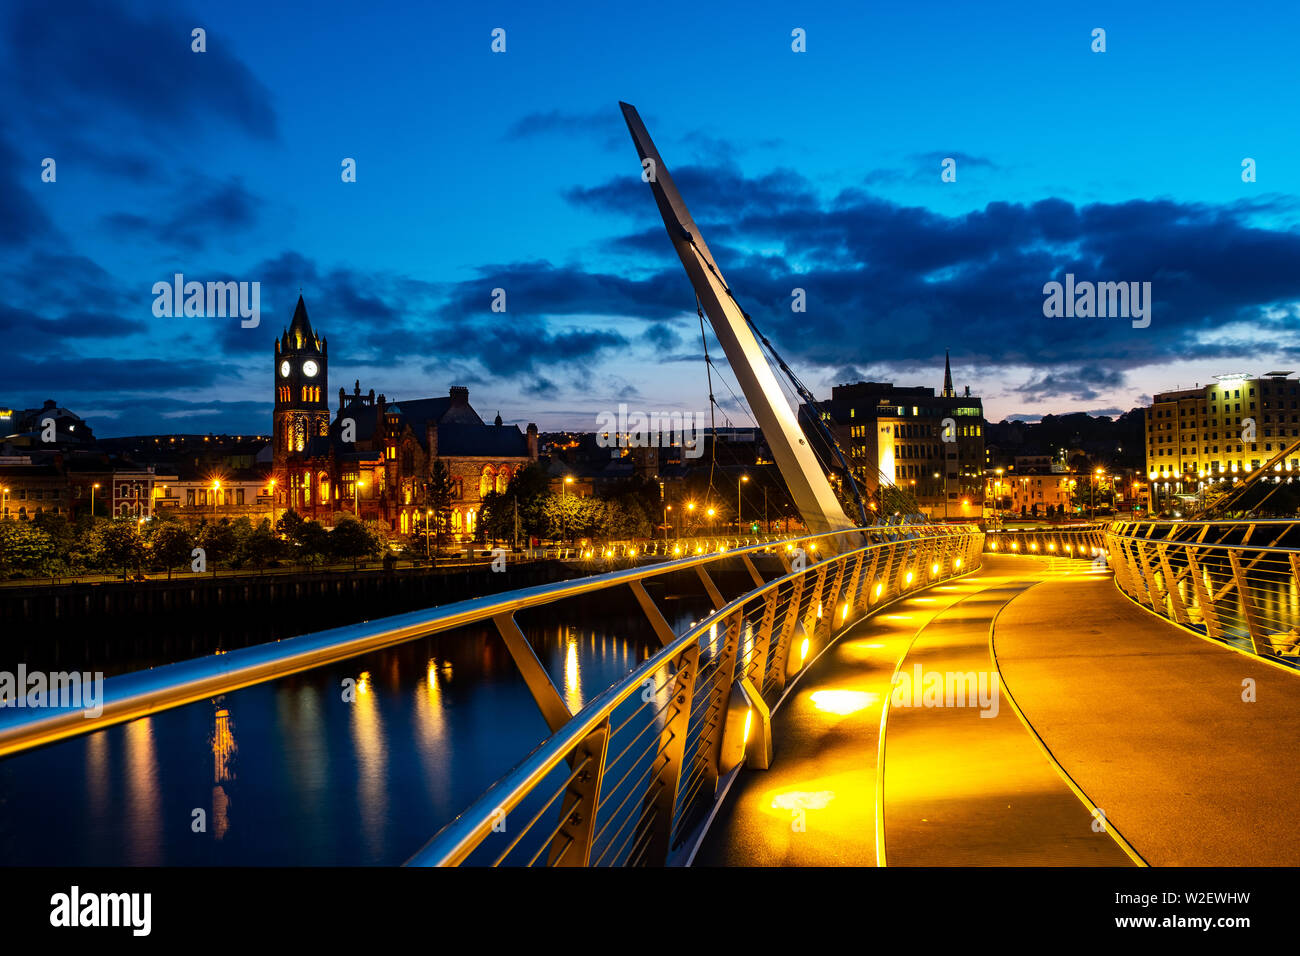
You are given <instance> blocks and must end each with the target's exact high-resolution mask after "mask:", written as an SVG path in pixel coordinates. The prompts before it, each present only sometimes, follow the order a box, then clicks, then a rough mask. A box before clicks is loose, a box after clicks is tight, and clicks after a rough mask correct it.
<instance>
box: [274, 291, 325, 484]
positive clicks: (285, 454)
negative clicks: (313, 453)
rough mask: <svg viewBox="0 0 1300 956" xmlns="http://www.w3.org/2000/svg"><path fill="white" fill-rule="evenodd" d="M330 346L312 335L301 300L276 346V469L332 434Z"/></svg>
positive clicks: (315, 335) (299, 298) (300, 299)
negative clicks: (318, 439) (321, 438)
mask: <svg viewBox="0 0 1300 956" xmlns="http://www.w3.org/2000/svg"><path fill="white" fill-rule="evenodd" d="M328 367H329V355H328V343H327V341H326V340H325V339H323V338H321V337H319V336H318V335H317V334H316V333H315V332H313V331H312V327H311V322H310V321H309V320H308V318H307V306H306V305H305V304H304V303H303V301H302V296H301V295H300V296H298V305H297V306H296V307H295V308H294V310H293V321H292V322H290V323H289V328H288V329H286V330H285V331H284V332H283V334H281V336H280V338H279V339H277V340H276V343H275V370H274V374H275V412H274V413H273V416H272V419H273V423H274V429H273V441H274V445H275V465H276V468H277V471H278V470H279V466H281V465H283V464H284V462H285V461H287V460H288V459H290V458H293V457H294V456H298V455H302V454H304V453H305V452H306V450H307V445H308V443H310V442H311V440H312V439H313V438H317V437H322V436H327V435H328V434H329V421H330V411H329V400H328V397H327V396H328V394H329V388H328V384H329V382H328V377H327V373H328V370H329V368H328Z"/></svg>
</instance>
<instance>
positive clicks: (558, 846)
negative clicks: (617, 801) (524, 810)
mask: <svg viewBox="0 0 1300 956" xmlns="http://www.w3.org/2000/svg"><path fill="white" fill-rule="evenodd" d="M608 744H609V721H608V720H606V721H605V722H604V723H602V724H601V725H600V726H599V727H597V728H596V729H595V730H593V731H592V732H591V733H589V734H588V735H587V736H586V737H584V738H583V739H582V743H580V744H578V746H577V747H575V748H574V750H573V755H572V756H571V757H570V758H569V761H570V766H574V767H576V766H578V765H579V764H580V763H581V762H582V761H583V760H588V759H589V760H590V764H589V765H588V766H587V767H586V768H584V769H583V770H582V772H581V773H579V774H578V775H577V776H576V777H574V778H573V782H572V783H570V784H569V786H568V789H566V790H565V791H564V801H563V804H562V805H561V808H560V819H561V820H562V821H564V822H563V824H562V825H561V826H560V829H559V831H558V832H556V834H555V836H553V837H552V838H551V848H550V852H549V853H548V854H547V865H548V866H587V865H588V864H589V863H590V862H591V838H592V835H593V834H594V833H595V829H594V828H595V823H596V810H597V800H599V799H600V782H601V780H602V779H603V777H604V773H605V753H606V749H607V746H608Z"/></svg>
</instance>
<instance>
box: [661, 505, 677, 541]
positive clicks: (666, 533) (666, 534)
mask: <svg viewBox="0 0 1300 956" xmlns="http://www.w3.org/2000/svg"><path fill="white" fill-rule="evenodd" d="M672 510H673V506H672V505H664V544H667V543H668V512H670V511H672ZM679 537H680V535H679Z"/></svg>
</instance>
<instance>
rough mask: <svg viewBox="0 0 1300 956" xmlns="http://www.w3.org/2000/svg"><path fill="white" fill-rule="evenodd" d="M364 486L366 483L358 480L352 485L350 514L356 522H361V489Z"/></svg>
mask: <svg viewBox="0 0 1300 956" xmlns="http://www.w3.org/2000/svg"><path fill="white" fill-rule="evenodd" d="M365 486H366V483H365V482H364V481H362V480H361V479H360V478H358V479H357V480H356V481H354V482H353V483H352V514H353V515H355V516H356V519H357V520H358V521H360V520H361V489H362V488H364V487H365Z"/></svg>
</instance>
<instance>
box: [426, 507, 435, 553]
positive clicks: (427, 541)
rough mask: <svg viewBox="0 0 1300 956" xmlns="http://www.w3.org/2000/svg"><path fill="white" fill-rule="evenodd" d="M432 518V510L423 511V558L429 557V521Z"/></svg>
mask: <svg viewBox="0 0 1300 956" xmlns="http://www.w3.org/2000/svg"><path fill="white" fill-rule="evenodd" d="M432 517H433V509H432V508H425V509H424V556H425V557H426V558H427V557H429V553H430V552H429V519H430V518H432Z"/></svg>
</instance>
